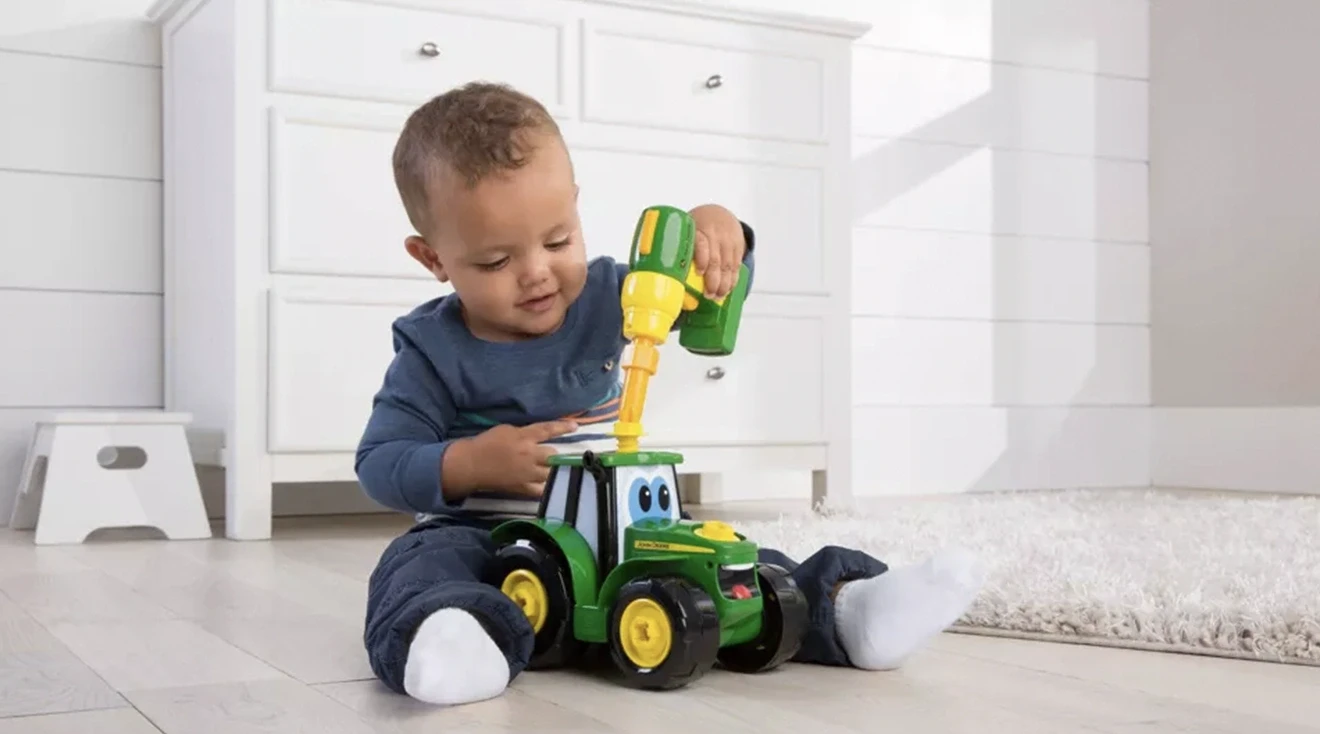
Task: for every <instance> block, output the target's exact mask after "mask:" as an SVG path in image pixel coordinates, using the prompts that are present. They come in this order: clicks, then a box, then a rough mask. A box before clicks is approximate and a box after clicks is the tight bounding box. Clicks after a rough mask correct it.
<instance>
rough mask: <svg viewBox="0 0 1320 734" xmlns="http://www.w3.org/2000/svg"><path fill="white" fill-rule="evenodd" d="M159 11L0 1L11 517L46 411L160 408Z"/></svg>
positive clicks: (4, 419)
mask: <svg viewBox="0 0 1320 734" xmlns="http://www.w3.org/2000/svg"><path fill="white" fill-rule="evenodd" d="M148 4H149V0H61V1H57V2H52V1H50V0H7V1H6V2H3V3H0V89H3V90H4V96H3V101H2V102H0V105H3V112H2V113H0V202H3V204H2V206H3V216H0V262H3V263H4V265H3V266H0V352H3V354H4V359H0V524H4V523H5V522H7V521H8V519H9V510H10V505H11V503H12V499H13V492H14V489H15V487H16V484H17V482H18V472H19V468H20V466H21V464H22V460H23V454H24V452H25V451H26V449H27V445H26V444H27V441H28V439H29V437H30V436H31V430H32V421H33V419H34V417H36V416H37V415H39V414H40V412H41V411H42V410H45V409H49V408H64V407H159V406H160V405H161V341H160V339H161V337H160V323H161V297H160V293H161V264H160V261H161V227H160V210H161V203H160V195H161V194H160V176H161V167H160V119H159V118H160V68H159V66H160V55H159V44H158V42H157V41H156V40H155V38H154V36H153V34H152V29H151V27H150V26H149V25H148V24H146V23H144V22H142V21H140V20H136V18H140V17H141V15H142V11H143V10H144V9H145V8H146V6H147V5H148Z"/></svg>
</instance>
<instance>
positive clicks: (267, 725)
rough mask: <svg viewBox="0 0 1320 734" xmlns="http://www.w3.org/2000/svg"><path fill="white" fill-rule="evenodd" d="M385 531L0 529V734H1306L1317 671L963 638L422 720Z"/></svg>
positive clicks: (560, 692) (306, 525) (577, 688)
mask: <svg viewBox="0 0 1320 734" xmlns="http://www.w3.org/2000/svg"><path fill="white" fill-rule="evenodd" d="M724 516H726V517H728V516H729V515H728V514H727V513H726V514H725V515H724ZM403 527H405V525H404V521H402V520H400V519H399V518H384V517H366V518H363V517H356V518H331V519H299V520H296V521H286V522H283V523H279V524H277V529H276V539H275V540H274V541H272V542H268V543H266V542H261V543H235V542H230V541H226V540H222V539H218V540H213V541H198V542H178V543H170V542H165V541H160V540H154V539H132V538H128V539H125V538H124V537H123V535H122V534H113V533H112V534H108V535H106V536H98V537H96V538H94V539H93V540H92V541H89V542H88V543H87V544H84V545H81V546H73V547H43V548H37V547H34V546H33V545H32V536H31V534H28V533H14V532H10V531H7V530H0V734H16V733H18V732H23V733H24V734H57V733H58V734H83V733H88V734H93V733H94V734H147V733H151V732H166V733H168V734H206V733H209V732H222V733H223V734H246V733H247V732H262V733H263V734H269V733H271V732H314V733H315V734H340V733H354V734H356V733H366V732H396V733H402V732H417V733H419V734H421V733H422V732H425V733H426V734H436V733H438V732H445V733H446V734H448V733H451V732H486V731H489V732H510V733H511V734H515V733H516V734H528V733H529V732H559V731H562V732H635V733H638V734H641V733H644V732H655V733H656V734H674V732H675V731H677V730H680V729H684V728H686V729H688V730H691V731H697V730H705V731H721V732H749V733H750V732H756V733H757V734H762V733H764V732H772V731H773V732H792V733H793V734H803V733H804V732H810V733H811V734H826V732H879V731H885V732H903V733H906V732H929V733H931V734H934V733H937V732H976V733H977V734H995V733H996V732H1012V733H1013V734H1029V733H1031V732H1050V733H1052V734H1053V733H1058V732H1115V733H1117V732H1131V733H1134V734H1135V733H1137V732H1247V733H1251V734H1257V733H1259V734H1265V733H1274V732H1278V733H1284V732H1320V703H1317V702H1316V699H1314V698H1312V696H1314V695H1315V691H1316V690H1317V689H1318V688H1320V669H1316V668H1303V667H1290V666H1282V665H1271V664H1264V663H1248V662H1241V661H1231V660H1221V659H1211V658H1202V657H1194V656H1181V655H1165V654H1158V653H1147V652H1132V651H1124V650H1113V649H1104V648H1094V647H1082V646H1075V645H1051V644H1044V643H1034V642H1020V641H1012V640H1003V639H993V638H982V637H971V636H964V635H945V636H944V637H942V638H940V639H939V640H937V641H936V642H935V643H934V644H933V645H932V646H931V647H930V648H929V649H928V650H927V651H925V652H924V653H922V654H921V655H919V656H918V657H916V658H915V659H913V660H912V661H911V662H910V664H909V665H908V666H907V667H906V668H905V669H904V670H902V671H899V672H891V673H866V672H861V671H856V670H850V669H829V668H821V667H813V666H789V667H787V668H786V669H784V670H782V671H779V672H777V673H774V674H771V675H768V676H760V677H747V676H738V675H733V674H728V673H722V672H718V671H717V672H715V673H712V674H711V675H710V676H708V677H707V678H706V679H704V680H703V681H701V682H700V683H699V684H698V685H695V686H693V687H691V688H689V689H686V690H683V691H680V692H675V693H668V694H655V693H641V692H636V691H631V690H626V689H622V688H619V687H617V686H614V685H612V684H607V683H604V682H601V681H599V680H598V679H594V678H591V677H589V676H584V675H581V674H572V673H553V674H551V673H530V674H525V675H523V676H521V677H519V678H518V679H517V680H516V681H515V683H514V685H513V686H512V688H511V689H510V690H509V691H507V692H506V693H505V695H504V696H502V697H500V698H498V699H496V700H492V701H487V702H483V703H479V704H473V705H470V706H463V707H458V708H453V709H440V708H436V707H431V706H427V705H424V704H419V703H416V702H414V701H411V700H409V699H407V698H404V697H401V696H397V695H395V694H393V693H390V692H388V691H387V690H385V689H384V688H383V687H382V686H381V685H379V684H378V683H377V682H376V681H375V680H374V679H373V677H372V675H371V671H370V669H369V668H368V666H367V664H366V660H365V657H364V654H363V650H362V644H361V625H362V616H363V596H364V589H365V585H366V579H367V576H368V574H369V573H370V572H371V569H372V567H373V565H374V563H375V560H376V558H377V555H378V554H379V552H380V550H381V549H382V547H383V546H384V544H385V543H386V542H388V540H389V539H390V538H391V537H393V534H394V533H396V532H397V531H399V530H400V529H402V528H403ZM138 537H140V536H138Z"/></svg>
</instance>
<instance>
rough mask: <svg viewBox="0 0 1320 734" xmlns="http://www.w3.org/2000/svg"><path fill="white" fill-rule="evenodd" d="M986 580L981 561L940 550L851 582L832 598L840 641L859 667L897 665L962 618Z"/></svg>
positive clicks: (958, 550)
mask: <svg viewBox="0 0 1320 734" xmlns="http://www.w3.org/2000/svg"><path fill="white" fill-rule="evenodd" d="M982 582H983V574H982V570H981V568H980V564H979V563H978V562H977V560H976V558H975V557H973V556H972V555H971V553H969V552H967V551H964V550H960V549H949V550H945V551H942V552H940V553H937V554H935V555H934V556H932V557H931V558H929V559H927V560H926V562H925V563H922V564H919V565H916V566H906V567H903V568H891V569H889V570H888V571H887V572H885V573H882V574H880V575H879V576H875V577H873V578H869V579H862V580H859V581H851V582H848V583H846V584H844V585H843V586H842V587H841V588H840V589H839V592H838V594H837V595H835V599H834V620H835V629H836V632H837V635H838V638H839V643H840V644H841V645H842V646H843V649H844V652H846V653H848V659H849V660H850V661H851V662H852V664H853V665H854V666H856V667H858V668H865V669H867V670H892V669H894V668H897V667H898V666H899V665H901V664H902V663H903V661H904V660H906V659H907V657H908V656H909V655H911V654H912V653H913V652H915V651H916V650H917V649H918V648H920V647H921V646H922V645H924V644H925V643H926V642H927V641H928V640H930V639H931V638H932V637H934V636H935V635H937V634H939V633H940V632H943V631H944V630H945V629H946V628H948V626H949V625H951V624H953V623H954V622H956V621H958V618H959V617H961V616H962V613H963V612H964V611H965V610H966V609H967V607H968V606H969V605H970V604H971V603H972V601H973V600H974V599H975V598H976V594H977V592H978V591H980V588H981V584H982Z"/></svg>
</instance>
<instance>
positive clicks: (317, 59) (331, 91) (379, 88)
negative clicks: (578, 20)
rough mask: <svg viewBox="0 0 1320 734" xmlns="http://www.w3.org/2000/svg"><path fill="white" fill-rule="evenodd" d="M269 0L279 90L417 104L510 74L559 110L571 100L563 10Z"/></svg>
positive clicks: (523, 87) (275, 83) (274, 85)
mask: <svg viewBox="0 0 1320 734" xmlns="http://www.w3.org/2000/svg"><path fill="white" fill-rule="evenodd" d="M270 2H271V28H270V35H271V44H270V45H271V62H270V63H271V72H270V78H271V81H270V84H271V88H272V89H273V90H274V91H287V92H304V93H312V94H325V95H331V96H342V97H355V98H360V99H366V100H374V101H382V102H398V103H404V104H419V103H421V102H424V101H426V100H428V99H430V98H431V97H433V96H435V95H437V94H440V93H441V92H444V91H445V90H446V89H449V88H451V87H454V86H458V85H461V84H465V83H467V82H470V81H475V80H487V81H498V82H506V83H508V84H511V85H513V86H514V87H517V88H518V89H519V90H521V91H523V92H526V93H528V94H530V95H532V96H534V97H536V98H537V99H539V100H540V101H541V102H542V103H543V104H545V105H546V106H547V107H548V108H550V109H551V111H552V112H559V111H562V110H563V109H565V108H566V105H567V100H566V96H567V91H566V86H565V85H566V81H567V75H568V74H569V63H568V58H569V56H568V54H569V51H570V48H571V39H570V38H569V37H568V36H569V33H570V28H571V25H570V21H569V20H567V19H565V18H563V17H559V16H555V15H537V14H533V13H531V12H527V11H526V10H525V8H526V7H527V6H526V5H524V4H522V3H513V2H510V3H507V4H505V3H503V2H502V3H499V5H500V11H501V12H500V13H499V14H496V13H493V12H491V11H489V10H484V11H483V12H480V13H478V12H468V11H467V10H459V9H449V8H447V9H445V10H440V9H422V8H417V7H399V6H396V5H385V4H378V3H373V2H363V1H362V0H270ZM490 5H494V4H493V3H487V4H486V6H485V7H489V6H490ZM462 7H463V8H467V7H472V8H476V7H478V6H476V5H471V6H469V5H464V6H462ZM510 49H516V50H517V52H516V53H511V52H510Z"/></svg>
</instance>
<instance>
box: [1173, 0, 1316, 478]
mask: <svg viewBox="0 0 1320 734" xmlns="http://www.w3.org/2000/svg"><path fill="white" fill-rule="evenodd" d="M1151 35H1152V38H1153V42H1152V43H1153V54H1152V59H1151V77H1152V78H1151V147H1152V160H1151V201H1152V208H1153V210H1154V211H1155V212H1156V216H1155V217H1154V218H1153V219H1152V239H1153V241H1154V255H1155V257H1154V260H1153V261H1152V278H1153V282H1154V291H1155V299H1154V302H1153V304H1152V321H1153V325H1152V357H1153V368H1152V384H1153V393H1154V403H1155V405H1156V409H1155V426H1156V443H1155V445H1156V447H1157V450H1156V453H1155V464H1154V477H1155V479H1156V481H1157V482H1158V483H1160V484H1164V485H1174V486H1190V487H1211V488H1226V489H1248V490H1266V491H1298V492H1312V493H1320V452H1317V451H1316V450H1315V446H1316V444H1317V443H1320V328H1317V313H1320V280H1318V279H1317V275H1318V274H1320V206H1317V194H1318V192H1320V142H1317V138H1316V130H1320V86H1317V84H1316V69H1317V68H1318V67H1320V46H1317V44H1316V39H1317V38H1318V37H1320V3H1316V2H1315V1H1314V0H1266V1H1263V2H1262V1H1259V0H1258V1H1257V2H1248V0H1160V2H1158V3H1155V4H1154V8H1153V10H1152V18H1151Z"/></svg>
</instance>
